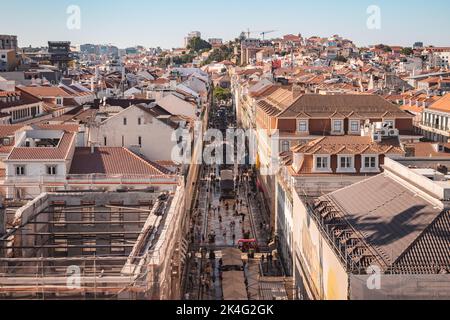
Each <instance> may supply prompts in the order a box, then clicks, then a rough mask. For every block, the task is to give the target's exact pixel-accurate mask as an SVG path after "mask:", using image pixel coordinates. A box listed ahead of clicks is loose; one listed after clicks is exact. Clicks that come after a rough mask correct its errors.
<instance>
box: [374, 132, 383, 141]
mask: <svg viewBox="0 0 450 320" xmlns="http://www.w3.org/2000/svg"><path fill="white" fill-rule="evenodd" d="M382 140H383V135H382V134H381V133H374V134H373V141H374V142H381V141H382Z"/></svg>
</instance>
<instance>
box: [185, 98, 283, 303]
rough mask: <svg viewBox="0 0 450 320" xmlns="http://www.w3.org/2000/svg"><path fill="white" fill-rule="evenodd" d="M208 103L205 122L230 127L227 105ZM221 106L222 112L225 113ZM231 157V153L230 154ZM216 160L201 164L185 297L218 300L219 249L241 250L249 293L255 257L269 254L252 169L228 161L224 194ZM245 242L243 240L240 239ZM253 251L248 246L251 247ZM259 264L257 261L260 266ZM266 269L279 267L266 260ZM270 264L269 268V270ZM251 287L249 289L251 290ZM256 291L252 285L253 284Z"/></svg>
mask: <svg viewBox="0 0 450 320" xmlns="http://www.w3.org/2000/svg"><path fill="white" fill-rule="evenodd" d="M219 109H221V111H220V112H218V109H216V108H213V110H212V111H211V116H210V119H211V120H210V124H209V127H210V128H215V129H221V130H224V124H225V125H226V128H234V127H235V124H236V119H235V114H234V113H233V111H232V108H231V107H227V108H224V107H221V108H219ZM224 112H226V116H225V117H223V116H224ZM235 158H236V154H235ZM220 169H221V168H220V166H218V165H214V166H209V165H203V167H202V170H201V174H200V177H201V178H200V182H199V190H198V193H197V194H198V196H197V199H196V200H195V206H194V207H195V209H194V213H193V218H192V221H191V259H190V261H189V264H188V269H189V270H188V273H187V279H186V280H185V296H184V297H185V299H189V300H222V299H223V292H222V288H223V286H224V285H226V284H225V283H222V271H221V268H220V263H221V258H222V250H223V249H226V248H240V249H243V251H245V252H246V253H247V254H246V253H244V254H243V256H246V259H245V261H246V262H245V263H244V264H243V270H242V271H243V275H245V279H246V280H245V282H246V287H247V295H248V297H249V298H250V297H255V296H256V295H257V293H255V290H254V289H253V290H252V287H254V286H255V285H257V283H255V281H256V280H255V279H257V278H258V274H259V273H260V266H261V268H263V270H264V259H263V263H260V261H259V259H260V258H261V255H262V254H266V255H268V254H269V248H268V243H269V241H270V239H271V234H270V227H269V224H268V218H267V217H268V214H267V212H265V210H266V208H265V206H264V205H263V203H264V201H263V200H262V199H261V195H260V194H258V192H257V191H256V188H255V182H254V180H253V179H254V178H253V177H254V176H255V175H254V173H253V171H252V168H251V167H249V166H238V165H234V166H229V169H230V170H232V172H233V176H234V192H233V193H232V194H233V196H232V197H231V198H227V199H225V197H224V196H223V190H222V188H221V183H220V179H219V177H220V173H221V170H220ZM247 241H252V243H254V250H253V251H254V253H253V255H252V257H253V260H257V262H256V263H255V262H254V261H253V262H252V263H251V261H250V259H249V258H248V257H249V255H248V250H245V248H242V246H243V245H244V246H245V243H246V242H247ZM243 243H244V244H243ZM250 251H252V249H250ZM259 265H260V266H259ZM266 265H267V266H266V268H265V270H266V271H267V273H268V274H271V273H273V274H274V275H279V274H280V273H282V271H281V268H280V267H279V265H278V264H276V263H274V264H272V262H271V263H270V267H269V264H268V262H267V263H266ZM272 269H273V270H272ZM252 291H253V292H252ZM256 292H257V289H256Z"/></svg>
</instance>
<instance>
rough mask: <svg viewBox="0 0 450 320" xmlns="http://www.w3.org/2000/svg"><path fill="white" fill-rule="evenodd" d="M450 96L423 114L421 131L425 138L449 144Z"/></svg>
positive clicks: (434, 104) (425, 110)
mask: <svg viewBox="0 0 450 320" xmlns="http://www.w3.org/2000/svg"><path fill="white" fill-rule="evenodd" d="M449 117H450V94H446V95H445V96H444V97H442V98H441V99H440V100H438V101H436V102H435V103H433V104H432V105H431V106H430V107H428V108H426V109H424V110H423V112H422V121H421V124H420V129H421V130H422V133H423V135H424V137H425V138H427V139H429V140H432V141H436V142H444V143H447V142H448V141H449V137H450V119H449Z"/></svg>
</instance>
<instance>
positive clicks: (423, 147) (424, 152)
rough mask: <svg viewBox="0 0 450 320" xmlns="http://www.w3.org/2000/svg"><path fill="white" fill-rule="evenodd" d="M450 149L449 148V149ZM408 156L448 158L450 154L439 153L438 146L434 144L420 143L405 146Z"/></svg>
mask: <svg viewBox="0 0 450 320" xmlns="http://www.w3.org/2000/svg"><path fill="white" fill-rule="evenodd" d="M447 149H448V148H447ZM405 150H406V152H407V154H408V155H409V156H411V157H424V158H433V157H436V158H447V157H450V153H449V152H439V151H438V150H439V149H438V144H437V143H433V142H418V143H411V144H407V145H405Z"/></svg>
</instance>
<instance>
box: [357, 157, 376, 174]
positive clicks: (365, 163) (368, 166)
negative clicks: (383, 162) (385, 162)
mask: <svg viewBox="0 0 450 320" xmlns="http://www.w3.org/2000/svg"><path fill="white" fill-rule="evenodd" d="M361 172H372V173H377V172H380V168H379V161H378V155H363V156H362V168H361Z"/></svg>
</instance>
